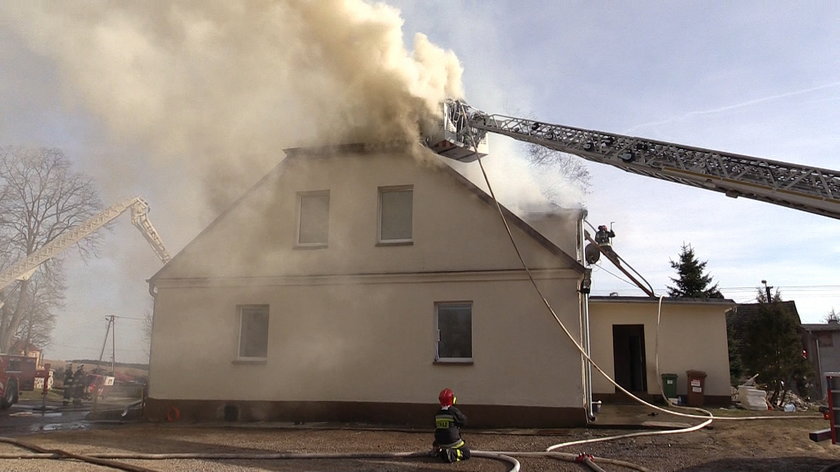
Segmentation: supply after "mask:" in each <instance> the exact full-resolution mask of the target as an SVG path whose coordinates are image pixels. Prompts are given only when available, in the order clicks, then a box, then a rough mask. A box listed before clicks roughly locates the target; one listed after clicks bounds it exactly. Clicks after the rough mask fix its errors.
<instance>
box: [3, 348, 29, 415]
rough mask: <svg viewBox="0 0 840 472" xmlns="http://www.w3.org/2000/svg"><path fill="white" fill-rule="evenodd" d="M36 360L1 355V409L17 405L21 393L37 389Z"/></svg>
mask: <svg viewBox="0 0 840 472" xmlns="http://www.w3.org/2000/svg"><path fill="white" fill-rule="evenodd" d="M35 362H36V359H35V358H34V357H27V356H14V355H11V354H0V408H2V409H4V410H5V409H6V408H9V407H10V406H12V405H13V404H15V403H17V401H18V394H19V393H20V391H22V390H24V391H31V390H34V389H35V375H36V372H35V371H36V366H35Z"/></svg>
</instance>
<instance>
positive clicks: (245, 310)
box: [236, 305, 271, 362]
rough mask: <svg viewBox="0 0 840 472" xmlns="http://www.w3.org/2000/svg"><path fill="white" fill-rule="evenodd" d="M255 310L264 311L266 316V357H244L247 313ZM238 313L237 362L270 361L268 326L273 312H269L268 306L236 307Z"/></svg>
mask: <svg viewBox="0 0 840 472" xmlns="http://www.w3.org/2000/svg"><path fill="white" fill-rule="evenodd" d="M255 310H264V311H265V315H266V326H265V355H264V356H243V355H242V347H243V339H242V338H243V336H244V335H245V332H244V330H243V328H244V321H245V316H246V314H247V313H249V312H251V311H255ZM236 312H237V316H236V319H237V322H238V326H239V328H238V330H237V331H238V332H237V336H236V360H237V361H240V362H265V361H266V360H268V347H269V337H268V326H269V322H270V317H271V311H270V310H269V306H268V305H237V307H236Z"/></svg>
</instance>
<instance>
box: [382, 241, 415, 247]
mask: <svg viewBox="0 0 840 472" xmlns="http://www.w3.org/2000/svg"><path fill="white" fill-rule="evenodd" d="M376 245H377V246H413V245H414V241H412V240H395V241H378V242H377V243H376Z"/></svg>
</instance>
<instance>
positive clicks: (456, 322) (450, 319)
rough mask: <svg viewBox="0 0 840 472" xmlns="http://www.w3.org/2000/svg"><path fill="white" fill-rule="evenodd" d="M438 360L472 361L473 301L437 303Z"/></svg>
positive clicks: (436, 357)
mask: <svg viewBox="0 0 840 472" xmlns="http://www.w3.org/2000/svg"><path fill="white" fill-rule="evenodd" d="M435 311H436V324H437V355H436V356H435V360H436V361H438V362H472V303H471V302H458V303H436V304H435Z"/></svg>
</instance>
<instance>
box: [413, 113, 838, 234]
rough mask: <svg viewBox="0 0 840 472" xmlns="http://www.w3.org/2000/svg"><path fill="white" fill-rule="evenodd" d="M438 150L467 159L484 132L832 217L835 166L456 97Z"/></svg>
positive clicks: (480, 150)
mask: <svg viewBox="0 0 840 472" xmlns="http://www.w3.org/2000/svg"><path fill="white" fill-rule="evenodd" d="M443 115H444V116H443V122H442V125H443V128H442V130H440V131H441V133H440V134H439V135H436V136H434V137H433V138H431V139H430V140H429V141H428V146H429V147H430V148H431V149H432V150H433V151H435V152H437V153H438V154H441V155H443V156H445V157H449V158H452V159H455V160H458V161H463V162H471V161H474V160H476V159H479V158H481V157H483V156H484V155H486V154H487V151H486V149H487V141H486V137H487V133H495V134H501V135H505V136H510V137H511V138H513V139H516V140H518V141H525V142H529V143H534V144H537V145H539V146H543V147H546V148H549V149H553V150H556V151H561V152H565V153H569V154H574V155H576V156H579V157H582V158H584V159H587V160H590V161H593V162H598V163H601V164H609V165H611V166H614V167H617V168H619V169H621V170H624V171H627V172H632V173H634V174H640V175H645V176H648V177H654V178H657V179H662V180H667V181H670V182H676V183H680V184H684V185H691V186H693V187H699V188H703V189H706V190H714V191H717V192H722V193H724V194H725V195H727V196H729V197H733V198H736V197H744V198H750V199H754V200H759V201H763V202H767V203H773V204H776V205H781V206H785V207H788V208H794V209H797V210H802V211H807V212H810V213H815V214H818V215H823V216H828V217H831V218H838V219H840V172H838V171H835V170H829V169H821V168H818V167H811V166H805V165H799V164H791V163H789V162H782V161H775V160H771V159H764V158H759V157H751V156H744V155H740V154H733V153H728V152H723V151H715V150H711V149H703V148H699V147H692V146H685V145H682V144H675V143H669V142H665V141H656V140H652V139H646V138H638V137H633V136H624V135H621V134H615V133H607V132H605V131H594V130H587V129H582V128H573V127H570V126H563V125H555V124H550V123H544V122H542V121H537V120H531V119H527V118H516V117H512V116H504V115H491V114H487V113H484V112H483V111H480V110H477V109H475V108H472V107H471V106H469V105H468V104H466V103H465V102H463V101H460V100H446V101H445V102H444V103H443Z"/></svg>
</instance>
